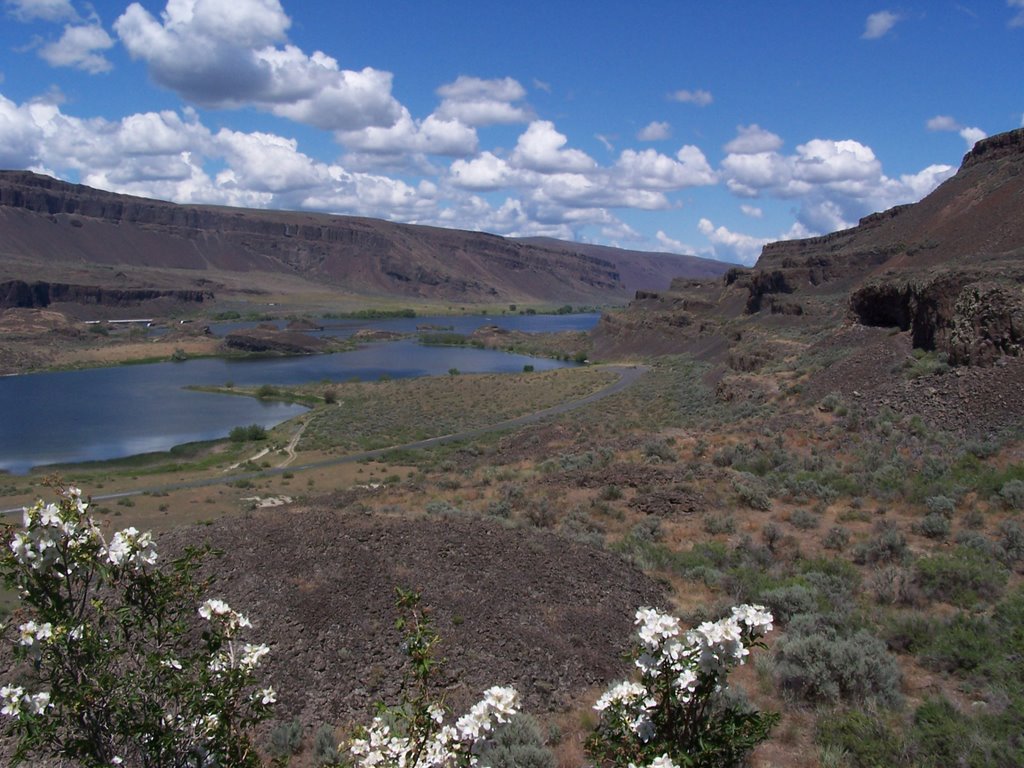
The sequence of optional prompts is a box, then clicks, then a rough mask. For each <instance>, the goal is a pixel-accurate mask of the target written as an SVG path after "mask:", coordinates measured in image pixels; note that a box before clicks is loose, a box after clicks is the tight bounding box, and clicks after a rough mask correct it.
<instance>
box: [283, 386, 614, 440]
mask: <svg viewBox="0 0 1024 768" xmlns="http://www.w3.org/2000/svg"><path fill="white" fill-rule="evenodd" d="M615 379H616V375H615V374H614V373H613V372H610V371H605V370H602V369H600V368H563V369H559V370H554V371H545V372H543V373H522V374H514V375H507V374H482V375H449V376H447V377H436V378H421V379H404V380H393V381H378V382H373V383H354V382H353V383H346V384H320V385H315V386H311V387H308V388H302V389H301V390H299V392H300V393H301V394H309V393H313V394H317V395H319V396H320V398H321V399H324V398H325V397H326V399H327V400H333V401H334V402H333V404H330V405H326V406H325V407H321V408H317V409H316V410H315V411H314V412H313V413H312V414H310V416H309V419H308V422H307V426H306V429H305V432H304V433H303V435H302V438H301V440H300V441H299V445H298V448H299V450H303V451H306V450H334V451H358V450H368V449H373V448H384V447H388V446H392V445H399V444H401V443H408V442H414V441H416V440H423V439H425V438H428V437H437V436H441V435H448V434H452V433H455V432H460V431H464V430H468V429H475V428H478V427H482V426H486V425H488V424H493V423H495V422H499V421H504V420H506V419H511V418H515V417H517V416H522V415H524V414H527V413H532V412H534V411H539V410H542V409H544V408H549V407H551V406H553V405H557V404H559V403H562V402H566V401H568V400H575V399H577V398H580V397H584V396H586V395H588V394H590V393H592V392H595V391H597V390H599V389H601V388H602V387H604V386H606V385H608V384H610V383H611V382H612V381H614V380H615Z"/></svg>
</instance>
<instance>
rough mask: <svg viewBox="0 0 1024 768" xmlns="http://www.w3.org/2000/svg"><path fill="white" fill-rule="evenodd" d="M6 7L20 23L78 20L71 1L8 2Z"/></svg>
mask: <svg viewBox="0 0 1024 768" xmlns="http://www.w3.org/2000/svg"><path fill="white" fill-rule="evenodd" d="M4 5H6V6H7V8H8V11H9V12H10V14H11V15H12V16H14V18H16V19H18V20H19V21H32V20H33V19H42V20H43V21H64V20H67V19H77V18H78V13H77V12H76V11H75V9H74V7H72V5H71V2H70V0H7V1H6V2H5V3H4Z"/></svg>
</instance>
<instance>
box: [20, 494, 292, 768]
mask: <svg viewBox="0 0 1024 768" xmlns="http://www.w3.org/2000/svg"><path fill="white" fill-rule="evenodd" d="M88 506H89V505H88V503H87V502H86V501H85V500H84V499H83V498H82V494H81V491H79V490H78V489H77V488H74V487H69V488H62V489H59V491H58V500H57V502H56V503H49V504H44V503H43V502H42V501H39V502H37V503H36V504H35V505H34V506H32V507H29V508H28V509H26V510H25V513H24V520H23V523H24V525H23V528H22V529H21V530H17V531H16V530H14V529H13V528H10V527H8V530H7V531H6V535H5V537H4V538H5V540H6V542H7V544H8V545H7V546H6V547H4V548H3V551H2V552H0V576H2V578H3V579H4V582H5V583H6V585H7V586H8V588H11V589H13V590H16V591H17V593H18V595H19V596H20V598H21V605H22V609H21V610H20V611H19V612H18V614H16V616H19V618H15V620H14V621H15V622H19V621H20V622H21V623H20V624H19V625H18V626H17V632H16V636H15V639H14V653H15V657H16V658H17V659H19V660H21V661H22V662H23V664H22V665H21V666H20V668H17V669H15V670H12V672H11V674H16V675H17V677H16V679H15V680H12V681H10V682H7V683H6V684H4V685H3V686H2V687H0V705H2V706H0V715H2V716H3V717H2V718H0V721H2V725H3V726H4V727H5V728H6V730H7V731H8V732H9V733H12V734H13V735H15V736H16V737H17V750H16V754H15V762H16V763H17V762H21V761H22V760H23V759H24V758H25V757H27V756H28V755H30V754H33V753H36V754H47V755H51V756H56V757H59V758H62V759H65V760H69V761H72V762H74V763H77V764H79V765H83V766H87V767H88V768H99V767H100V766H104V767H106V766H114V765H121V764H125V765H132V766H135V765H138V766H143V765H144V766H147V767H149V766H151V767H152V768H164V767H165V766H167V767H168V768H170V767H172V766H173V767H174V768H177V767H178V766H206V765H222V766H240V767H244V766H250V765H257V764H258V760H257V756H256V754H255V752H254V750H253V749H252V746H251V744H250V741H249V737H248V733H249V731H250V730H251V728H252V726H253V725H255V724H256V723H258V722H260V721H261V720H263V719H264V718H266V717H267V716H268V715H269V708H270V705H272V704H273V703H274V700H275V697H276V696H275V692H274V690H273V689H272V688H264V689H259V688H257V686H256V685H255V670H256V669H257V667H259V665H260V663H261V661H262V659H263V657H264V656H265V655H266V654H267V653H268V652H269V648H267V646H265V645H258V644H252V643H243V642H242V641H241V639H240V634H241V632H242V630H244V629H248V628H249V627H250V623H249V620H248V619H246V618H245V617H244V616H242V615H241V614H239V613H237V612H235V611H233V610H232V609H231V608H230V607H229V606H228V605H227V604H226V603H225V602H223V601H222V600H215V599H213V600H206V601H205V602H202V603H200V598H201V596H202V592H203V591H204V589H205V587H206V586H207V585H206V584H205V583H198V582H197V581H196V579H195V578H194V573H195V568H196V566H197V565H198V561H199V558H200V557H201V555H202V554H203V553H202V552H200V551H198V550H190V551H188V552H187V553H186V554H185V555H184V556H183V557H181V558H180V559H178V560H175V561H173V562H171V563H170V564H169V566H167V567H165V568H163V569H160V568H157V567H156V563H157V559H158V555H157V548H156V544H155V543H154V542H153V539H152V537H151V536H150V534H149V533H140V532H139V531H137V530H136V529H135V528H126V529H124V530H122V531H119V532H117V533H115V534H114V535H113V536H112V537H111V538H110V539H109V541H108V540H107V539H106V538H105V537H104V535H103V533H102V532H101V530H100V528H99V527H98V526H97V525H96V523H95V522H94V521H93V520H92V518H91V517H90V516H89V514H88ZM197 605H199V608H198V618H199V619H201V622H199V621H197V616H196V606H197ZM22 619H24V620H23V621H22ZM197 623H201V625H202V626H201V629H200V630H198V631H197V630H196V628H195V626H196V624H197Z"/></svg>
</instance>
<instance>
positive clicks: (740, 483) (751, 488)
mask: <svg viewBox="0 0 1024 768" xmlns="http://www.w3.org/2000/svg"><path fill="white" fill-rule="evenodd" d="M732 487H733V489H734V490H735V491H736V494H737V495H738V496H739V498H740V501H742V502H743V503H744V504H746V505H747V506H748V507H750V508H751V509H757V510H760V511H762V512H767V511H768V510H770V509H771V508H772V500H771V497H770V496H769V495H768V492H767V490H766V489H765V488H764V486H763V485H762V484H761V482H760V481H758V479H757V478H756V477H755V476H754V475H751V474H748V473H746V472H743V473H741V474H740V478H739V479H736V480H734V481H733V484H732Z"/></svg>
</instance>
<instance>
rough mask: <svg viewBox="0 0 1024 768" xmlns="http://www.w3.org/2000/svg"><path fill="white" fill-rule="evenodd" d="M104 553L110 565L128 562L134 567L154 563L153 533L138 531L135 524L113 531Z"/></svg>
mask: <svg viewBox="0 0 1024 768" xmlns="http://www.w3.org/2000/svg"><path fill="white" fill-rule="evenodd" d="M106 555H107V560H108V561H110V564H111V565H121V564H122V563H128V564H129V565H131V566H133V567H134V568H141V567H143V566H146V565H154V564H155V563H156V561H157V554H156V544H155V543H154V542H153V535H152V534H151V533H150V532H149V531H146V532H145V533H139V531H138V529H137V528H135V526H129V527H128V528H125V529H124V530H123V531H118V532H117V533H115V534H114V538H113V539H111V541H110V545H109V546H108V547H107V551H106Z"/></svg>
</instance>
